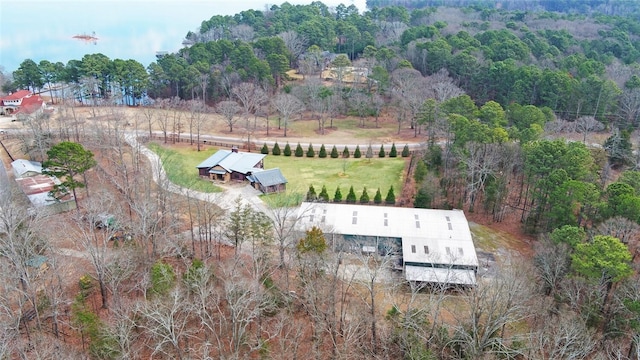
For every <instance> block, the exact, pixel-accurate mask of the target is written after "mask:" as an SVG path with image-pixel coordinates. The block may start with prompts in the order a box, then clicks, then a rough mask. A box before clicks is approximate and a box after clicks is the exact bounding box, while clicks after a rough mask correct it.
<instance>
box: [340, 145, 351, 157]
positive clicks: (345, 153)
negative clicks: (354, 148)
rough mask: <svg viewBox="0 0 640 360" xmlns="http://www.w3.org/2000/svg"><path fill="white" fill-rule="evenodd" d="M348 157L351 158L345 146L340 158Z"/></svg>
mask: <svg viewBox="0 0 640 360" xmlns="http://www.w3.org/2000/svg"><path fill="white" fill-rule="evenodd" d="M349 156H351V154H350V153H349V148H348V147H346V146H345V147H344V150H342V157H343V158H345V159H346V158H348V157H349Z"/></svg>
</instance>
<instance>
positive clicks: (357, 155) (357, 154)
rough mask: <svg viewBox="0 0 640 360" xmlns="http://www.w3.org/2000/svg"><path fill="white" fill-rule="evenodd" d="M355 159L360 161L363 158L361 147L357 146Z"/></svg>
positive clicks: (354, 154)
mask: <svg viewBox="0 0 640 360" xmlns="http://www.w3.org/2000/svg"><path fill="white" fill-rule="evenodd" d="M353 157H354V158H356V159H360V157H362V153H360V145H356V151H355V152H354V153H353Z"/></svg>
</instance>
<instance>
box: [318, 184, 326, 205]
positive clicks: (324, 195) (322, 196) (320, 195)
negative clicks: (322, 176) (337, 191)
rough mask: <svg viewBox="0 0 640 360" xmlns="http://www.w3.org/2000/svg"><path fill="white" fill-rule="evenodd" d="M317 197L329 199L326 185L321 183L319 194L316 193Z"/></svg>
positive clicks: (322, 199) (323, 199)
mask: <svg viewBox="0 0 640 360" xmlns="http://www.w3.org/2000/svg"><path fill="white" fill-rule="evenodd" d="M318 199H320V200H321V201H325V202H328V201H329V194H328V193H327V187H326V186H324V185H322V190H321V191H320V194H318Z"/></svg>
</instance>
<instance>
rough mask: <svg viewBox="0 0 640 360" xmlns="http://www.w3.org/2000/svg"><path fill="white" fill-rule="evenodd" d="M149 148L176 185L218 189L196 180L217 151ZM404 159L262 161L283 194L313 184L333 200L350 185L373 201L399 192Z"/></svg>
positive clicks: (287, 158)
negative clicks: (278, 177)
mask: <svg viewBox="0 0 640 360" xmlns="http://www.w3.org/2000/svg"><path fill="white" fill-rule="evenodd" d="M149 148H150V149H151V150H153V151H154V152H155V153H156V154H158V156H160V158H161V159H162V164H163V166H164V169H165V171H166V172H167V175H168V177H169V180H171V182H173V183H174V184H176V185H179V186H183V187H187V188H191V189H193V190H197V191H202V192H219V191H221V190H220V188H219V187H217V186H215V185H213V184H212V183H211V182H209V181H206V180H202V179H200V178H199V177H198V171H197V169H196V166H197V165H198V164H199V163H201V162H202V161H203V160H205V159H206V158H207V157H209V156H211V155H212V154H213V153H214V152H215V151H216V150H217V149H214V148H208V149H207V150H206V151H200V152H198V151H196V150H195V149H193V148H178V147H167V146H164V145H163V144H158V143H150V144H149ZM406 161H407V159H406V158H401V157H397V158H389V157H385V158H379V157H373V158H371V159H365V158H360V159H355V158H348V159H343V158H338V159H332V158H329V157H327V158H324V159H321V158H318V157H315V158H308V157H300V158H298V157H295V156H283V155H281V156H274V155H267V157H266V158H265V160H264V167H265V169H272V168H280V171H282V174H283V175H284V176H285V177H286V178H287V181H288V184H287V193H289V194H298V195H304V194H306V192H307V190H308V189H309V185H313V186H314V188H315V189H316V193H318V194H319V193H320V191H321V190H322V186H323V185H324V186H326V187H327V192H328V193H329V197H330V199H333V196H334V194H335V191H336V188H337V187H338V186H340V191H341V192H342V198H343V199H346V197H347V193H348V192H349V187H351V186H353V189H354V191H355V193H356V196H357V198H358V199H360V195H362V190H363V188H364V187H365V186H366V188H367V193H368V194H369V198H370V199H371V201H373V197H374V195H375V193H376V190H377V189H378V188H380V191H381V193H382V197H383V199H384V197H385V196H386V195H387V191H389V187H391V186H392V185H393V188H394V191H395V194H396V197H397V196H398V195H399V194H400V191H401V189H402V182H403V180H404V168H405V163H406ZM268 198H269V197H266V198H265V201H266V202H269V199H268Z"/></svg>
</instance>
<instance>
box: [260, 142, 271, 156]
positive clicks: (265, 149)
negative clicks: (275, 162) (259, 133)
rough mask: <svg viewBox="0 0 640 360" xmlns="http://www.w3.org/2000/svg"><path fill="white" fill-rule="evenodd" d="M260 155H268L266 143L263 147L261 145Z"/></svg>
mask: <svg viewBox="0 0 640 360" xmlns="http://www.w3.org/2000/svg"><path fill="white" fill-rule="evenodd" d="M260 154H264V155H268V154H269V147H268V146H267V143H264V145H262V149H260Z"/></svg>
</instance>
